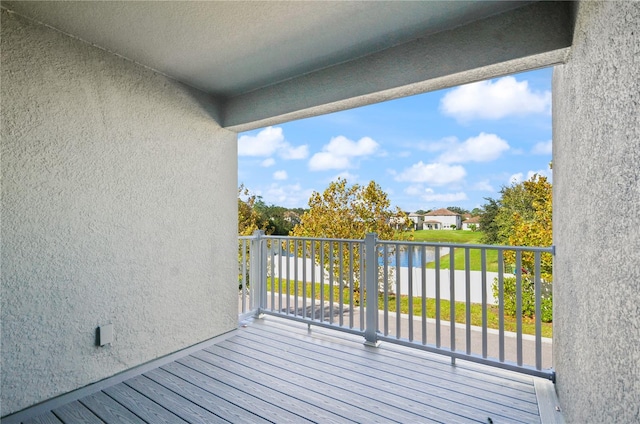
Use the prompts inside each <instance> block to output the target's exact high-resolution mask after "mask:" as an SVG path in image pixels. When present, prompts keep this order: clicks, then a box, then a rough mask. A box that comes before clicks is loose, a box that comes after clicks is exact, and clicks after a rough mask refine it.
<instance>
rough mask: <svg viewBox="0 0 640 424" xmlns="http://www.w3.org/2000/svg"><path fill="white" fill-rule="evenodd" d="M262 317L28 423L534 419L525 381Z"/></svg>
mask: <svg viewBox="0 0 640 424" xmlns="http://www.w3.org/2000/svg"><path fill="white" fill-rule="evenodd" d="M362 341H363V339H362V338H360V337H357V336H352V335H349V334H343V333H339V332H336V331H332V330H328V329H322V328H316V327H313V328H312V331H311V332H308V331H307V326H306V325H304V324H298V323H293V322H290V321H285V320H282V319H278V318H273V317H267V318H265V319H264V320H257V321H256V322H254V323H252V324H250V325H248V326H247V327H246V328H241V329H240V330H239V331H238V332H237V334H235V335H234V336H232V337H230V338H228V339H226V340H224V341H222V342H220V343H218V344H215V345H213V346H211V347H208V348H206V349H203V350H200V351H197V352H195V353H192V354H190V355H188V356H185V357H182V358H180V359H178V360H176V361H174V362H171V363H169V364H166V365H163V366H161V367H160V368H156V369H153V370H150V371H148V372H145V373H144V374H142V375H138V376H136V377H133V378H131V379H128V380H126V381H124V382H122V383H119V384H116V385H114V386H111V387H107V388H104V389H103V390H101V391H98V392H96V393H93V394H91V395H88V396H86V397H83V398H81V399H79V400H76V401H73V402H71V403H68V404H66V405H64V406H61V407H58V408H56V409H54V410H52V411H49V412H46V413H44V414H41V415H39V416H36V417H33V418H31V419H30V420H27V421H24V422H28V423H60V422H63V423H78V422H82V423H93V422H96V423H100V422H106V423H141V422H147V423H153V424H155V423H184V422H189V423H218V422H232V423H267V422H273V423H304V422H320V423H346V422H366V423H372V422H399V423H429V422H441V423H466V422H480V423H491V422H493V423H521V422H522V423H539V422H540V413H539V408H538V403H537V399H536V390H535V388H534V380H535V378H533V377H529V376H526V375H521V374H516V373H511V372H506V371H503V370H498V369H494V368H490V367H486V366H481V365H477V364H471V363H464V362H463V361H458V364H457V365H456V366H451V364H450V362H449V359H448V358H446V357H443V356H439V355H433V354H429V353H426V352H422V351H418V350H415V349H411V348H406V347H401V346H395V345H390V344H383V345H382V346H380V347H379V348H373V347H367V346H364V345H363V343H362Z"/></svg>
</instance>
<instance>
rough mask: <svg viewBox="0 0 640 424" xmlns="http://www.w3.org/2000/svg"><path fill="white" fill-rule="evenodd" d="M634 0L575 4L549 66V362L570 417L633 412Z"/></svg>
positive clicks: (638, 263) (637, 60) (639, 93)
mask: <svg viewBox="0 0 640 424" xmlns="http://www.w3.org/2000/svg"><path fill="white" fill-rule="evenodd" d="M639 40H640V3H637V2H581V3H580V6H579V7H578V9H577V22H576V29H575V36H574V45H573V48H572V51H571V55H570V58H569V60H568V62H567V64H566V65H563V66H559V67H557V68H556V69H555V72H554V80H553V85H554V98H553V102H554V103H553V125H554V134H553V141H554V152H553V153H554V158H553V165H554V166H553V178H554V217H553V218H554V239H555V240H554V243H555V245H556V248H557V250H556V257H555V268H554V274H555V275H554V307H555V311H554V313H555V319H554V343H553V347H554V355H553V357H554V361H555V368H556V372H557V392H558V395H559V398H560V402H561V405H562V408H563V410H564V415H565V418H566V419H567V421H568V422H571V423H590V422H592V423H637V422H640V83H639V81H640V41H639Z"/></svg>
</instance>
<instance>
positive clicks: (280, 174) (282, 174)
mask: <svg viewBox="0 0 640 424" xmlns="http://www.w3.org/2000/svg"><path fill="white" fill-rule="evenodd" d="M287 178H289V176H288V175H287V171H285V170H281V171H276V172H274V173H273V179H274V180H286V179H287Z"/></svg>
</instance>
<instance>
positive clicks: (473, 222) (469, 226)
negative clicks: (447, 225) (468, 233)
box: [462, 216, 480, 230]
mask: <svg viewBox="0 0 640 424" xmlns="http://www.w3.org/2000/svg"><path fill="white" fill-rule="evenodd" d="M478 228H480V217H479V216H473V217H471V218H468V219H465V220H464V221H463V222H462V229H463V230H473V229H476V230H477V229H478Z"/></svg>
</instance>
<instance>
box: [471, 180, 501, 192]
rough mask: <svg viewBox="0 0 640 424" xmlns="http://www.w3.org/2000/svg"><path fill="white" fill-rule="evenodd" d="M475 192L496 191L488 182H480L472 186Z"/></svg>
mask: <svg viewBox="0 0 640 424" xmlns="http://www.w3.org/2000/svg"><path fill="white" fill-rule="evenodd" d="M472 189H473V190H478V191H492V192H493V191H496V190H495V189H494V188H493V186H492V185H491V184H489V181H488V180H484V181H478V182H477V183H475V184H474V185H473V186H472Z"/></svg>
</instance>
